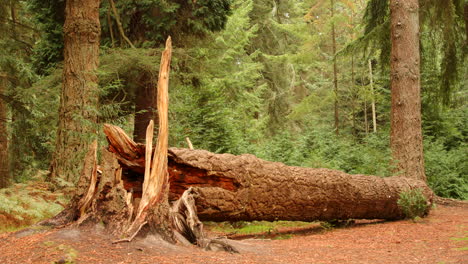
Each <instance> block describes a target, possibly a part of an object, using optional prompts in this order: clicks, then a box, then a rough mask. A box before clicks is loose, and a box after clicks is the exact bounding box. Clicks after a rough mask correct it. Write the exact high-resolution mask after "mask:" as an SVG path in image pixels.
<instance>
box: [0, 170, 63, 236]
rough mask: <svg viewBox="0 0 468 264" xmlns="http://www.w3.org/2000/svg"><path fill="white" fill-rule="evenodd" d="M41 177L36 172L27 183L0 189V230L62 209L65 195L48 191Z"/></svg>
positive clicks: (37, 219) (44, 216)
mask: <svg viewBox="0 0 468 264" xmlns="http://www.w3.org/2000/svg"><path fill="white" fill-rule="evenodd" d="M43 177H44V175H43V174H42V175H41V174H38V175H36V177H35V178H34V179H33V180H31V181H29V182H27V183H19V184H15V185H13V186H11V187H10V188H5V189H1V190H0V216H2V217H0V232H1V231H5V230H12V229H15V228H20V227H23V226H27V225H30V224H33V223H35V222H37V221H40V220H43V219H46V218H49V217H52V216H54V215H55V214H57V213H59V212H60V211H61V210H63V205H64V204H66V203H67V200H66V197H65V196H64V194H63V193H57V192H55V193H52V192H50V191H49V190H48V189H49V185H48V184H46V183H44V182H43Z"/></svg>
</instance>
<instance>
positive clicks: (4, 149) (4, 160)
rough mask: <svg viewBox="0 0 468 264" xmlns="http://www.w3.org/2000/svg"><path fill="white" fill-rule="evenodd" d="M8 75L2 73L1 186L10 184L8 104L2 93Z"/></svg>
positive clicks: (0, 96)
mask: <svg viewBox="0 0 468 264" xmlns="http://www.w3.org/2000/svg"><path fill="white" fill-rule="evenodd" d="M6 83H7V82H6V76H2V75H1V74H0V188H5V187H7V186H8V183H9V180H10V170H9V164H8V161H9V159H8V133H7V106H6V102H5V100H4V99H3V98H2V95H3V94H4V93H5V91H6Z"/></svg>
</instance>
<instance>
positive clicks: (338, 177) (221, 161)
mask: <svg viewBox="0 0 468 264" xmlns="http://www.w3.org/2000/svg"><path fill="white" fill-rule="evenodd" d="M104 131H105V133H106V135H107V137H108V140H109V142H110V143H109V150H110V151H111V152H113V153H114V154H116V157H117V159H118V160H119V163H120V164H121V165H122V168H123V172H124V175H125V176H124V177H123V178H122V180H123V182H124V185H125V188H126V189H127V190H132V191H133V193H134V195H137V196H138V195H139V193H141V181H142V178H143V177H142V175H143V173H144V169H145V162H144V151H145V150H144V146H143V145H139V144H136V143H134V142H132V141H131V140H128V139H125V140H123V138H128V137H127V136H125V135H122V133H124V132H123V130H121V129H117V128H115V127H113V126H109V125H107V126H106V127H105V129H104ZM168 164H169V167H168V170H169V183H170V196H169V197H170V199H171V200H176V199H178V198H179V197H180V196H181V195H182V194H183V193H184V191H185V190H187V189H188V188H190V187H192V193H193V195H194V198H195V204H196V207H197V211H198V216H199V218H200V219H202V220H211V221H227V220H229V221H239V220H244V221H251V220H271V221H272V220H297V221H314V220H332V219H350V218H354V219H400V218H403V217H404V215H403V213H402V212H401V210H400V209H399V207H398V205H397V200H398V198H399V193H400V192H402V191H404V190H407V189H414V188H421V189H422V190H423V191H424V193H425V195H426V197H427V198H428V201H429V202H430V201H431V200H432V192H431V190H430V189H429V188H428V187H427V185H426V184H425V182H424V181H420V180H416V179H407V178H403V177H389V178H380V177H377V176H365V175H350V174H346V173H343V172H340V171H336V170H329V169H312V168H300V167H289V166H286V165H284V164H282V163H277V162H269V161H264V160H261V159H258V158H256V157H255V156H253V155H249V154H245V155H241V156H234V155H230V154H214V153H211V152H208V151H204V150H189V149H178V148H170V149H169V160H168Z"/></svg>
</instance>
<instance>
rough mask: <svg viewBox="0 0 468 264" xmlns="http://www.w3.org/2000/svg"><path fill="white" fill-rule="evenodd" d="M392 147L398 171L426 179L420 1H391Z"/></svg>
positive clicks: (407, 175) (408, 175) (404, 174)
mask: <svg viewBox="0 0 468 264" xmlns="http://www.w3.org/2000/svg"><path fill="white" fill-rule="evenodd" d="M390 10H391V12H390V13H391V41H392V50H391V90H392V91H391V93H392V108H391V134H390V141H391V144H390V145H391V148H392V154H393V158H394V160H395V164H396V170H397V171H398V172H399V173H400V174H401V175H402V176H405V177H411V178H415V179H420V180H426V175H425V173H424V158H423V146H422V130H421V92H420V72H419V71H420V70H419V69H420V68H419V67H420V55H419V14H418V10H419V4H418V0H391V1H390Z"/></svg>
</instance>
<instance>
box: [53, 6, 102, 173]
mask: <svg viewBox="0 0 468 264" xmlns="http://www.w3.org/2000/svg"><path fill="white" fill-rule="evenodd" d="M99 3H100V1H99V0H81V1H78V0H67V2H66V7H65V24H64V26H63V33H64V65H63V77H62V79H63V86H62V93H61V97H60V110H59V127H58V132H57V142H56V150H55V154H54V159H53V161H52V165H51V171H52V178H56V177H57V178H62V179H65V180H67V181H74V182H76V181H77V180H78V179H77V178H76V175H79V172H80V169H79V166H77V164H80V161H82V160H83V158H84V156H85V154H86V151H87V150H88V148H89V145H90V144H91V142H92V139H93V138H95V137H96V133H95V127H93V126H94V124H95V123H96V119H97V116H96V111H94V110H93V109H94V108H95V107H96V106H97V104H96V102H97V81H98V79H97V75H96V70H97V68H98V63H99V39H100V34H101V27H100V23H99Z"/></svg>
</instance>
